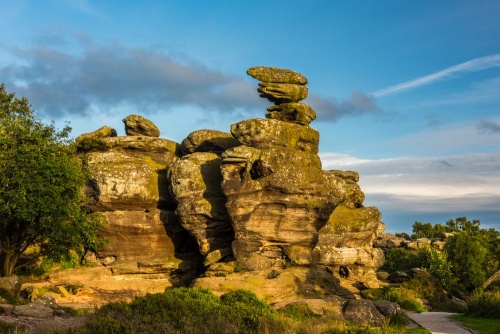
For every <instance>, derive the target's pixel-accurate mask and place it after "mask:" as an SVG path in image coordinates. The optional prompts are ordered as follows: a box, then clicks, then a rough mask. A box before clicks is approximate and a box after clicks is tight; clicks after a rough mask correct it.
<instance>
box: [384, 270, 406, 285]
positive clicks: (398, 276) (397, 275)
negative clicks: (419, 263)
mask: <svg viewBox="0 0 500 334" xmlns="http://www.w3.org/2000/svg"><path fill="white" fill-rule="evenodd" d="M410 279H411V277H410V276H408V274H406V273H404V272H402V271H396V272H393V273H392V274H390V275H389V277H387V280H388V281H389V282H390V283H404V282H406V281H409V280H410Z"/></svg>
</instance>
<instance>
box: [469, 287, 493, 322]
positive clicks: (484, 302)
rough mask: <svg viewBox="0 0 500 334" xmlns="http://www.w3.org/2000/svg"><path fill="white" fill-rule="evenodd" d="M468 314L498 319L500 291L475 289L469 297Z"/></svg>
mask: <svg viewBox="0 0 500 334" xmlns="http://www.w3.org/2000/svg"><path fill="white" fill-rule="evenodd" d="M467 305H468V306H469V311H468V314H471V315H475V316H480V317H486V318H496V319H500V292H499V291H491V292H489V291H476V292H475V293H474V294H473V295H472V296H471V297H470V299H469V301H468V303H467Z"/></svg>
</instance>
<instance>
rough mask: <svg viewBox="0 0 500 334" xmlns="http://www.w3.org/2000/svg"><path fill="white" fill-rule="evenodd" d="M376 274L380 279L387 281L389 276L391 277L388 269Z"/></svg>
mask: <svg viewBox="0 0 500 334" xmlns="http://www.w3.org/2000/svg"><path fill="white" fill-rule="evenodd" d="M376 275H377V278H378V279H379V280H383V281H386V280H387V278H388V277H389V273H388V272H387V271H382V270H379V271H377V273H376Z"/></svg>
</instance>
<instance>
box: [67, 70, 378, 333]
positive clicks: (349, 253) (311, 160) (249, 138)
mask: <svg viewBox="0 0 500 334" xmlns="http://www.w3.org/2000/svg"><path fill="white" fill-rule="evenodd" d="M247 73H248V74H249V75H251V76H252V77H254V78H255V79H257V80H259V81H260V82H259V84H258V86H259V87H258V93H259V94H260V96H261V97H264V98H266V99H268V100H269V101H270V102H271V103H272V104H273V105H272V106H270V107H269V108H268V109H267V114H266V117H265V118H258V119H248V120H243V121H241V122H239V123H236V124H233V125H231V128H230V129H229V130H230V132H228V133H225V132H220V131H215V130H199V131H195V132H193V133H191V134H189V135H188V136H187V138H186V139H185V140H183V141H182V143H180V144H178V143H175V142H173V141H170V140H167V139H163V138H161V137H160V131H159V130H158V128H157V127H156V126H155V125H154V124H153V123H152V122H151V121H149V120H147V119H145V118H143V117H141V116H138V115H130V116H128V117H127V118H125V119H124V123H125V128H126V129H125V130H126V131H125V132H126V134H127V135H126V136H122V137H119V136H116V131H115V130H114V129H111V128H109V127H106V126H105V127H103V128H101V129H99V130H97V131H95V132H92V133H87V134H83V135H81V136H79V137H78V138H77V140H76V141H77V144H78V146H79V147H80V150H81V152H82V153H85V154H86V155H87V156H88V166H89V168H90V170H91V172H92V174H93V177H94V179H93V182H91V183H90V184H89V186H88V192H89V194H91V196H92V198H93V201H92V204H91V207H90V209H91V210H92V211H93V212H99V213H100V214H101V215H102V216H104V218H105V219H106V221H107V224H106V225H105V227H104V230H103V231H102V235H103V236H104V237H106V238H107V239H108V243H107V244H106V245H105V246H104V247H103V248H101V249H97V250H95V252H94V253H93V254H88V255H87V257H88V258H89V259H94V261H95V263H96V264H98V265H99V266H102V267H103V268H106V269H109V271H110V273H111V275H112V276H113V275H114V276H119V277H122V278H123V277H128V278H129V279H130V277H137V276H140V277H142V278H147V277H150V278H152V279H153V278H154V279H162V280H164V282H165V284H164V286H165V287H168V286H179V285H186V284H189V285H191V286H201V287H207V288H210V289H212V290H214V291H215V292H216V293H224V292H225V291H227V290H231V289H234V288H246V289H249V290H253V291H254V292H256V293H257V294H258V295H259V296H260V297H261V298H263V299H265V300H266V301H268V302H270V303H276V305H281V306H284V305H286V304H287V303H291V302H308V303H311V304H314V303H315V305H316V304H318V303H319V302H318V300H321V303H320V304H321V305H323V306H322V307H323V308H324V309H339V310H340V311H339V312H340V313H339V317H340V318H345V319H351V318H353V317H352V316H350V315H352V314H356V313H357V312H358V313H359V312H360V311H356V310H357V309H363V310H364V311H363V312H368V313H370V314H371V316H367V317H365V319H375V320H373V321H372V322H373V323H375V324H376V323H381V322H382V320H383V317H380V316H379V315H376V314H375V315H373V314H374V312H377V311H376V309H375V307H374V305H372V304H371V302H365V301H362V302H361V301H356V297H355V295H354V294H353V293H352V290H353V289H351V285H357V286H360V285H364V286H368V287H375V286H378V281H377V278H376V275H375V273H376V271H377V269H378V268H379V267H380V266H382V264H383V262H384V256H383V252H382V250H380V249H378V248H373V247H372V245H373V242H374V241H375V240H376V239H377V237H379V236H380V235H381V234H382V232H383V231H384V228H385V225H384V224H383V223H382V222H381V221H380V219H381V214H380V212H379V211H378V209H377V208H376V207H365V206H364V204H363V202H364V197H365V196H364V193H363V192H362V190H361V189H360V187H359V185H358V183H357V182H358V180H359V175H358V173H356V172H353V171H339V170H330V171H327V170H322V166H321V160H320V158H319V156H318V145H319V133H318V131H316V130H315V129H313V128H312V127H310V124H311V122H312V121H314V120H315V119H316V112H315V111H314V110H313V109H312V108H311V107H310V106H309V105H307V104H305V103H303V102H300V101H302V100H303V99H305V98H306V97H307V94H308V89H307V86H306V84H307V78H305V77H304V76H303V75H301V74H299V73H297V72H294V71H291V70H285V69H278V68H271V67H253V68H251V69H249V70H248V72H247ZM124 275H125V276H124ZM127 275H128V276H127ZM134 275H135V276H134ZM148 275H149V276H148ZM368 304H369V305H368ZM318 305H319V304H318ZM328 305H329V306H328ZM353 309H354V311H353ZM344 313H345V314H344ZM354 318H355V317H354ZM353 321H354V322H357V323H362V322H363V321H361V320H353Z"/></svg>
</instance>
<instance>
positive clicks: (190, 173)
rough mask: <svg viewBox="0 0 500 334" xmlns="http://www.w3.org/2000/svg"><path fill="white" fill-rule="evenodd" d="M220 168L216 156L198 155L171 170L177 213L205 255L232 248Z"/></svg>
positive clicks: (185, 158) (172, 189) (212, 154)
mask: <svg viewBox="0 0 500 334" xmlns="http://www.w3.org/2000/svg"><path fill="white" fill-rule="evenodd" d="M220 165H221V158H220V157H219V156H218V155H217V154H215V153H206V152H197V153H193V154H189V155H186V156H184V157H183V158H182V159H180V160H178V161H176V162H175V163H174V164H173V165H172V166H171V168H170V170H169V179H170V187H171V191H172V193H173V194H174V196H175V198H176V200H177V203H178V206H177V210H176V213H177V215H178V216H179V218H180V221H181V224H182V226H183V227H184V228H185V229H186V230H187V231H189V233H191V235H193V236H194V237H195V239H196V240H197V242H198V245H199V249H200V252H201V254H202V255H204V256H207V254H208V253H210V252H214V251H215V250H221V249H230V248H231V242H232V241H233V240H234V230H233V228H232V226H231V222H230V220H229V216H228V213H227V210H226V207H225V204H226V197H225V196H224V194H223V193H222V190H221V183H222V175H221V171H220ZM226 255H230V254H226ZM211 261H213V257H212V260H210V261H209V263H212V262H211Z"/></svg>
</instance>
